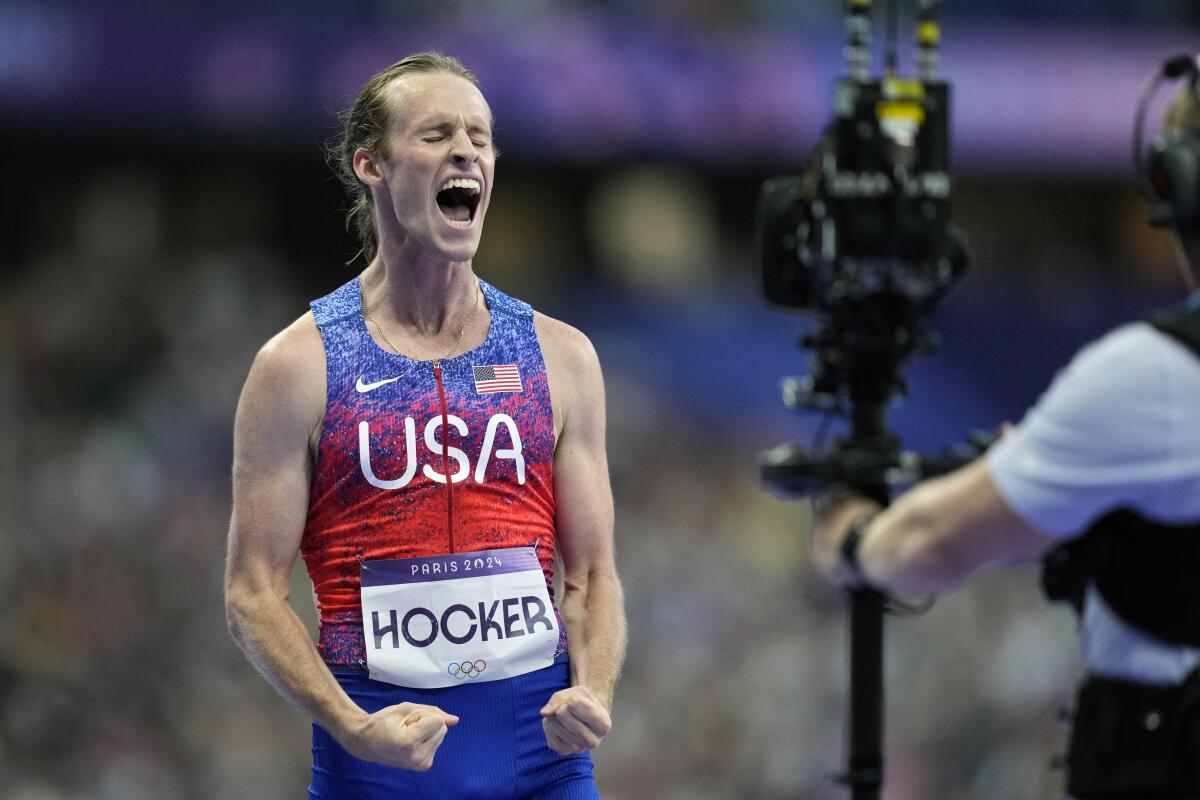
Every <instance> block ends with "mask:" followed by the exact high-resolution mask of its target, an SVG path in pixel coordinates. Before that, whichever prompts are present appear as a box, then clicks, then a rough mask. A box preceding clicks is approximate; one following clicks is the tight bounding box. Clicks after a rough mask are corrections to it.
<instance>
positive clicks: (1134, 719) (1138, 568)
mask: <svg viewBox="0 0 1200 800" xmlns="http://www.w3.org/2000/svg"><path fill="white" fill-rule="evenodd" d="M1196 75H1197V62H1196V60H1195V59H1193V58H1190V57H1187V56H1184V57H1176V58H1174V59H1171V60H1170V61H1168V62H1166V63H1165V64H1164V65H1163V69H1162V71H1161V74H1160V75H1159V76H1158V77H1156V79H1155V81H1154V82H1153V83H1151V84H1150V85H1149V86H1148V89H1147V92H1146V93H1145V94H1144V96H1143V102H1142V108H1143V110H1144V108H1145V107H1146V105H1147V101H1148V99H1149V97H1150V94H1151V92H1152V90H1153V88H1154V87H1156V86H1157V84H1158V82H1159V81H1160V80H1162V79H1164V78H1174V77H1180V76H1188V77H1189V78H1190V80H1189V81H1188V85H1186V86H1184V87H1183V88H1182V90H1181V91H1180V92H1179V93H1178V94H1177V95H1176V96H1175V98H1174V99H1173V101H1172V103H1171V104H1170V106H1169V107H1168V111H1167V117H1166V120H1165V125H1164V131H1163V135H1162V136H1161V137H1160V138H1159V139H1158V140H1156V142H1155V143H1154V145H1153V146H1152V148H1151V151H1150V157H1149V159H1148V162H1149V163H1148V164H1147V165H1146V166H1145V168H1144V169H1143V174H1144V175H1145V178H1144V186H1143V189H1144V192H1145V194H1146V196H1147V199H1148V200H1149V201H1150V206H1151V221H1152V222H1154V223H1155V224H1156V225H1169V226H1171V227H1172V228H1173V229H1174V233H1175V241H1176V244H1177V245H1178V246H1179V248H1178V249H1179V252H1180V259H1179V261H1180V268H1181V270H1182V273H1183V277H1184V280H1185V281H1186V282H1187V285H1188V288H1189V289H1190V290H1191V294H1190V296H1189V297H1188V299H1187V301H1186V302H1185V304H1184V305H1183V306H1181V307H1179V308H1176V309H1172V310H1170V311H1167V312H1163V313H1159V314H1156V315H1155V316H1153V317H1151V319H1150V320H1148V321H1145V322H1138V323H1133V324H1129V325H1124V326H1122V327H1120V328H1118V329H1117V330H1115V331H1113V332H1111V333H1109V334H1108V335H1107V336H1105V337H1103V338H1102V339H1100V340H1099V341H1097V342H1095V343H1093V344H1091V345H1090V346H1088V347H1086V348H1085V349H1084V350H1083V351H1082V352H1081V353H1079V355H1077V356H1076V358H1075V359H1074V360H1073V361H1072V362H1071V364H1070V365H1069V366H1068V367H1067V369H1066V370H1064V371H1063V372H1062V373H1061V374H1060V375H1059V377H1058V378H1057V379H1056V380H1055V382H1054V384H1053V385H1052V386H1051V387H1050V389H1049V390H1048V391H1047V392H1046V393H1045V394H1044V395H1043V396H1042V398H1041V399H1040V400H1039V402H1038V403H1037V405H1036V406H1035V407H1034V408H1033V410H1032V411H1030V412H1029V413H1028V414H1027V415H1026V417H1025V419H1024V420H1022V422H1021V423H1020V424H1019V425H1018V426H1016V427H1015V428H1014V429H1012V430H1011V431H1008V432H1007V433H1006V434H1005V435H1004V436H1003V437H1002V438H1001V440H1000V441H999V442H998V443H997V444H996V445H995V446H994V447H992V448H991V450H990V451H989V452H988V453H987V455H986V456H984V457H982V458H979V459H977V460H976V461H975V462H973V463H971V464H969V465H967V466H965V467H963V468H962V469H959V470H957V471H956V472H953V473H951V474H949V475H947V476H944V477H941V478H937V479H934V480H930V481H927V482H925V483H922V484H920V485H918V486H917V487H915V488H914V489H913V490H912V491H910V492H908V493H906V494H904V495H902V496H900V497H899V498H897V500H896V502H895V503H893V504H892V505H891V506H890V507H889V508H888V509H886V510H883V511H881V510H880V509H879V507H878V506H877V505H876V504H875V503H873V502H872V501H870V500H867V499H865V498H862V497H858V496H855V495H853V494H852V493H839V494H837V495H836V496H835V497H834V498H833V499H832V500H831V501H830V502H827V503H825V504H823V507H822V509H821V511H820V513H819V514H818V518H817V524H816V526H815V527H814V532H813V542H812V544H813V555H814V560H815V562H816V564H817V566H818V567H819V568H820V569H821V570H822V571H823V572H824V573H825V574H826V575H827V576H829V577H830V578H831V579H833V580H834V581H837V582H840V583H843V584H848V585H857V584H864V583H865V584H868V585H872V586H875V587H878V588H881V589H883V590H889V591H895V592H901V593H915V594H926V593H937V592H941V591H943V590H946V589H949V588H952V587H954V586H957V585H958V584H960V583H962V582H964V581H966V580H967V579H969V578H970V577H971V576H973V575H974V574H976V573H977V572H979V571H980V570H982V569H984V568H985V567H988V566H990V565H994V564H998V563H1004V562H1009V561H1015V560H1022V559H1032V558H1036V557H1040V556H1043V555H1044V554H1046V553H1047V551H1050V550H1051V549H1052V548H1055V546H1056V545H1059V544H1060V543H1062V542H1067V541H1070V542H1071V544H1070V545H1067V546H1065V547H1059V548H1057V549H1055V550H1054V552H1053V554H1052V557H1051V558H1050V559H1048V560H1047V562H1046V570H1045V572H1044V573H1043V574H1044V577H1045V578H1046V579H1047V580H1046V586H1047V589H1048V594H1051V595H1052V597H1054V598H1055V599H1059V598H1062V599H1071V600H1072V601H1073V602H1075V603H1076V605H1077V607H1078V608H1080V609H1081V610H1082V620H1083V625H1082V629H1083V655H1084V660H1085V662H1086V664H1087V669H1088V677H1087V679H1086V680H1085V682H1084V683H1083V685H1082V687H1081V689H1080V693H1079V699H1078V703H1077V708H1076V714H1075V724H1074V726H1073V730H1072V739H1071V745H1070V752H1069V754H1068V759H1067V762H1068V763H1067V766H1068V789H1069V791H1070V792H1071V794H1072V795H1073V796H1074V797H1077V798H1088V799H1089V800H1090V798H1111V799H1112V800H1120V799H1123V800H1150V799H1151V798H1155V799H1156V800H1164V799H1165V798H1173V799H1174V800H1178V799H1179V798H1200V768H1198V766H1197V765H1200V669H1198V665H1200V591H1197V587H1200V582H1197V580H1196V574H1197V572H1198V571H1200V405H1198V404H1200V291H1198V290H1197V273H1196V269H1197V267H1200V93H1198V89H1197V82H1196ZM1142 113H1143V112H1139V114H1138V129H1139V131H1140V127H1141V121H1142V120H1141V117H1142ZM1139 138H1140V134H1139ZM1135 141H1136V140H1135ZM1140 160H1141V157H1140V154H1139V167H1141V166H1142V165H1141V163H1140Z"/></svg>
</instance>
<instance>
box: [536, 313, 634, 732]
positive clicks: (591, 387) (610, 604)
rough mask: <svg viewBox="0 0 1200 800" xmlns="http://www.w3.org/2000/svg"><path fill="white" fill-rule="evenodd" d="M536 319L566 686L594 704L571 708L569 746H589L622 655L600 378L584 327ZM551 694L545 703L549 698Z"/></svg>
mask: <svg viewBox="0 0 1200 800" xmlns="http://www.w3.org/2000/svg"><path fill="white" fill-rule="evenodd" d="M538 327H539V331H538V332H539V337H540V338H541V340H542V343H543V345H542V346H543V352H545V353H546V359H547V370H548V371H549V375H550V382H551V391H552V397H553V401H554V407H555V417H556V420H557V421H558V424H559V426H560V427H561V432H560V434H559V436H558V442H557V445H556V448H555V457H554V495H555V506H556V509H557V512H556V525H557V536H558V546H559V551H560V553H561V554H562V561H563V570H564V576H563V597H562V601H561V603H560V605H559V609H560V611H561V612H562V617H563V623H564V624H565V626H566V629H567V640H568V644H569V646H570V648H571V682H572V684H573V687H572V688H577V687H583V688H584V689H586V690H587V693H588V694H590V695H591V697H592V698H593V699H594V701H595V702H596V703H597V704H598V706H599V708H597V709H589V708H587V707H584V708H580V709H576V711H575V712H574V713H577V714H578V715H581V716H582V717H583V721H584V723H585V724H584V726H583V727H586V728H588V729H589V730H590V734H591V735H589V732H588V731H582V732H578V733H577V734H576V735H577V737H578V738H577V743H578V744H579V745H580V747H578V748H576V749H582V746H586V747H595V746H596V745H597V744H599V739H600V738H601V737H603V735H604V734H605V733H607V731H608V727H609V726H610V722H609V720H608V712H609V709H610V708H611V706H612V699H613V690H614V687H615V685H616V681H617V677H618V675H619V674H620V671H621V664H622V661H623V660H624V656H625V611H624V598H623V596H622V592H621V584H620V581H619V579H618V578H617V570H616V563H615V560H614V555H613V500H612V489H611V486H610V484H609V478H608V459H607V457H606V455H605V440H604V426H605V414H604V382H603V378H602V376H601V373H600V363H599V360H598V359H597V358H596V353H595V350H594V349H593V348H592V346H591V343H590V342H589V341H588V340H587V338H586V337H584V336H583V334H581V333H579V332H578V331H576V330H574V329H573V328H570V327H569V326H566V325H564V324H562V323H559V322H555V321H554V320H550V319H549V318H545V317H539V319H538ZM567 691H568V692H570V690H567ZM561 694H563V693H561V692H560V693H559V694H558V695H555V698H558V697H559V695H561ZM555 698H552V699H551V702H550V703H549V704H547V708H550V709H552V708H553V707H554V706H555V702H556V701H555ZM585 706H586V704H585ZM598 712H602V713H598ZM551 713H553V712H551ZM552 744H553V742H552ZM556 749H557V748H556Z"/></svg>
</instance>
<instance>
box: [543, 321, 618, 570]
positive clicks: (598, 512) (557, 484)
mask: <svg viewBox="0 0 1200 800" xmlns="http://www.w3.org/2000/svg"><path fill="white" fill-rule="evenodd" d="M573 361H575V364H574V366H575V367H576V369H575V370H573V376H574V379H573V380H572V381H571V383H570V390H569V391H568V392H565V396H564V397H563V398H562V399H563V401H564V402H563V403H562V409H563V429H562V434H561V435H560V436H559V440H558V444H557V446H556V448H555V454H554V495H555V507H556V512H555V516H556V525H557V535H558V543H559V550H560V552H561V553H562V558H563V567H564V569H565V571H566V574H567V577H568V578H570V577H571V576H572V575H573V574H582V573H587V572H590V571H592V570H594V569H596V568H603V567H608V566H611V564H612V561H613V544H612V537H613V499H612V488H611V485H610V482H609V477H608V458H607V455H606V453H605V414H604V380H603V377H602V375H601V372H600V362H599V360H598V359H597V357H596V354H595V351H594V350H593V349H592V348H591V345H590V343H586V340H584V343H583V344H582V345H580V346H579V347H577V348H576V352H575V353H574V358H573Z"/></svg>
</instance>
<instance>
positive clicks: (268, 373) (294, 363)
mask: <svg viewBox="0 0 1200 800" xmlns="http://www.w3.org/2000/svg"><path fill="white" fill-rule="evenodd" d="M251 370H252V372H253V371H258V372H260V373H262V374H263V377H264V378H265V379H274V380H285V381H288V382H289V383H291V382H292V381H297V380H300V381H303V380H305V379H311V375H312V374H313V373H318V374H323V373H324V370H325V346H324V344H323V343H322V341H321V332H320V330H318V329H317V324H316V322H315V321H314V319H313V313H312V312H311V311H309V312H306V313H305V314H303V315H301V316H300V317H299V318H298V319H296V320H295V321H294V322H292V323H291V324H290V325H288V326H287V327H286V328H284V329H283V330H281V331H280V332H279V333H277V334H275V335H274V336H272V337H271V338H270V339H268V340H267V342H266V344H264V345H263V346H262V347H261V348H259V351H258V354H257V355H256V356H255V358H254V366H253V367H252V368H251Z"/></svg>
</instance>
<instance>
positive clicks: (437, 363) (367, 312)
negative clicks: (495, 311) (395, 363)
mask: <svg viewBox="0 0 1200 800" xmlns="http://www.w3.org/2000/svg"><path fill="white" fill-rule="evenodd" d="M481 294H483V292H482V291H481V290H480V289H479V283H478V282H476V284H475V305H474V306H473V307H472V308H471V313H470V314H468V315H467V318H466V319H465V320H463V324H462V327H460V328H459V329H458V336H457V337H455V339H454V345H453V346H452V347H451V348H450V349H449V350H447V351H446V352H445V353H443V354H442V355H440V356H438V357H437V358H412V357H411V356H406V355H404V353H401V352H400V350H399V349H398V348H397V347H396V345H394V344H392V340H391V339H389V338H388V337H387V334H386V333H384V332H383V326H382V325H380V324H379V321H378V320H376V319H375V317H373V316H371V307H370V306H369V305H367V303H366V300H365V298H364V300H363V316H364V317H366V319H367V321H369V322H370V323H371V324H373V325H374V326H375V330H376V331H378V332H379V337H380V338H381V339H383V342H384V344H386V345H387V346H388V347H389V348H391V351H392V352H393V353H395V354H396V355H398V356H403V357H404V358H410V359H412V360H413V361H429V362H431V363H432V364H433V366H434V367H441V364H442V362H443V361H445V360H446V359H447V358H450V357H451V356H452V355H454V354H455V353H456V352H458V348H459V347H460V346H461V345H462V340H463V334H465V333H466V332H467V326H468V325H470V324H471V320H473V319H475V314H476V313H478V311H479V295H481Z"/></svg>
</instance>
